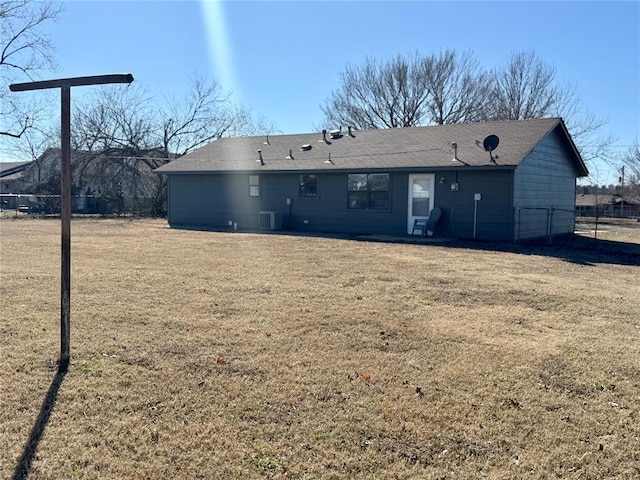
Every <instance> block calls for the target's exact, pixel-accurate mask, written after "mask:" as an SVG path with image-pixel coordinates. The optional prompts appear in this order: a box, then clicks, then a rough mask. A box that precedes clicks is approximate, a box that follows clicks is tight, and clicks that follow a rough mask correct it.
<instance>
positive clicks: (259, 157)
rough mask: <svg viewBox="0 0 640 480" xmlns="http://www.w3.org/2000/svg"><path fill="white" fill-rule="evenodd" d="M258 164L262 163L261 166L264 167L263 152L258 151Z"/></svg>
mask: <svg viewBox="0 0 640 480" xmlns="http://www.w3.org/2000/svg"><path fill="white" fill-rule="evenodd" d="M256 162H258V163H260V165H264V159H263V158H262V150H258V159H257V160H256Z"/></svg>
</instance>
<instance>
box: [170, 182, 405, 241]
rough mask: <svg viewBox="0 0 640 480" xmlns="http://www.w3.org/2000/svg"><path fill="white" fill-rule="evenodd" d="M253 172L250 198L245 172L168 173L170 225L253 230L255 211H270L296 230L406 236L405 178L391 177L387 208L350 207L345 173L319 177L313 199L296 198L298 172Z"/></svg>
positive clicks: (256, 223)
mask: <svg viewBox="0 0 640 480" xmlns="http://www.w3.org/2000/svg"><path fill="white" fill-rule="evenodd" d="M305 173H314V172H305ZM252 174H254V173H252ZM255 174H258V175H259V176H260V195H259V196H257V197H252V196H250V195H249V175H250V174H249V173H232V174H196V175H191V174H182V175H170V176H169V179H168V181H169V216H168V220H169V224H170V225H172V226H202V227H210V228H220V229H227V228H229V222H231V223H233V224H236V225H237V228H238V229H240V230H257V229H258V228H259V220H258V217H259V212H263V211H273V212H276V215H277V216H278V217H279V219H280V220H281V225H282V228H291V229H294V230H296V231H315V232H334V233H387V234H394V235H401V234H404V233H405V232H406V225H407V223H406V222H407V220H406V217H407V183H406V182H407V175H406V174H402V173H392V174H390V183H391V184H390V189H389V196H390V208H389V209H388V210H366V209H357V210H356V209H349V208H348V206H347V173H346V172H337V173H326V172H323V173H318V174H317V175H318V196H317V197H301V196H300V194H299V182H300V175H299V174H298V173H266V174H260V173H259V172H257V173H255ZM287 198H289V199H291V200H292V204H291V206H289V205H287Z"/></svg>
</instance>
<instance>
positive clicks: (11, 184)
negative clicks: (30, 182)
mask: <svg viewBox="0 0 640 480" xmlns="http://www.w3.org/2000/svg"><path fill="white" fill-rule="evenodd" d="M31 163H32V162H2V163H0V193H23V192H21V191H20V189H21V187H22V177H23V175H24V171H25V170H26V169H27V168H28V167H29V165H30V164H31Z"/></svg>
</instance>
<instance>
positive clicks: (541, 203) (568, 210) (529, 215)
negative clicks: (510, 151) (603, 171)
mask: <svg viewBox="0 0 640 480" xmlns="http://www.w3.org/2000/svg"><path fill="white" fill-rule="evenodd" d="M567 158H568V152H567V146H566V144H565V143H564V142H563V141H562V139H561V137H560V136H559V134H558V133H557V130H554V131H552V132H551V133H550V134H549V135H547V136H546V137H545V138H544V139H543V140H542V141H540V143H538V145H537V146H536V147H535V148H534V149H533V151H532V152H531V153H530V154H529V155H527V156H526V157H525V158H524V160H523V161H522V162H521V163H520V165H519V166H518V168H517V169H516V172H515V177H514V206H515V211H514V215H515V228H516V231H515V238H516V240H526V239H531V238H540V237H545V236H547V235H548V234H549V231H548V229H549V226H550V225H551V226H552V228H553V231H552V232H551V233H552V234H553V235H557V234H565V233H572V232H573V228H574V222H573V217H574V214H573V210H574V208H575V195H576V175H577V171H576V168H575V167H574V166H573V165H572V164H571V163H569V161H568V160H567Z"/></svg>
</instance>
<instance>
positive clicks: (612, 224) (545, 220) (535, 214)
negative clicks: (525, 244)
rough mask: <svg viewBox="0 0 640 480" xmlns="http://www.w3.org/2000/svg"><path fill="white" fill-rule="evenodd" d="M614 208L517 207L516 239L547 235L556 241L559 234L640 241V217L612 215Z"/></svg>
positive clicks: (548, 240)
mask: <svg viewBox="0 0 640 480" xmlns="http://www.w3.org/2000/svg"><path fill="white" fill-rule="evenodd" d="M612 213H613V212H612V211H605V210H604V209H601V210H599V209H594V210H592V211H591V212H589V213H588V215H585V212H584V211H582V210H574V209H562V208H553V207H549V208H542V207H520V208H517V209H516V240H528V239H541V238H545V239H546V241H547V243H550V244H551V243H553V241H554V239H555V238H557V237H559V236H566V235H567V234H570V233H573V234H575V235H578V236H581V237H586V238H593V239H600V240H608V241H614V242H624V243H635V244H640V217H636V216H632V215H629V216H623V217H621V216H612Z"/></svg>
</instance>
